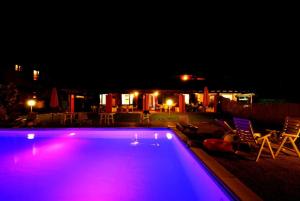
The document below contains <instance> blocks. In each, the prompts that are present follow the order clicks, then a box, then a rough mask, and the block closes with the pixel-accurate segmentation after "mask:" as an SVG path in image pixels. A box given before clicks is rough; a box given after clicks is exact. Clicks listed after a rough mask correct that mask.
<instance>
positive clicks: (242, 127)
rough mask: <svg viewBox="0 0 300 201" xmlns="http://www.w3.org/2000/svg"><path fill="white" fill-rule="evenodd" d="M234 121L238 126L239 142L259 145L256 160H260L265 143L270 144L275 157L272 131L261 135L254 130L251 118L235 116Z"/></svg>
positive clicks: (236, 126) (269, 146)
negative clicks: (270, 138) (271, 139)
mask: <svg viewBox="0 0 300 201" xmlns="http://www.w3.org/2000/svg"><path fill="white" fill-rule="evenodd" d="M233 121H234V125H235V128H236V134H237V136H238V137H239V144H240V143H247V144H249V146H251V145H254V146H256V147H259V151H258V154H257V156H256V160H255V161H256V162H257V161H258V160H259V157H260V155H261V152H262V150H263V148H264V145H265V143H267V145H268V148H269V150H270V153H271V155H272V158H273V159H275V156H274V153H273V150H272V147H271V143H270V141H269V137H270V136H271V135H272V132H271V133H268V134H267V135H264V136H261V135H260V134H259V133H254V132H253V127H252V124H251V121H250V120H248V119H242V118H236V117H234V118H233Z"/></svg>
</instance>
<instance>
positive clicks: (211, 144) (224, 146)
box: [203, 139, 233, 152]
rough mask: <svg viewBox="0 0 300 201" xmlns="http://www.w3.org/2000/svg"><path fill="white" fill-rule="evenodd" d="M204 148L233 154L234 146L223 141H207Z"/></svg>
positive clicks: (204, 142)
mask: <svg viewBox="0 0 300 201" xmlns="http://www.w3.org/2000/svg"><path fill="white" fill-rule="evenodd" d="M203 146H204V148H205V149H207V150H209V151H221V152H233V148H232V144H231V143H230V142H228V141H224V140H223V139H206V140H204V141H203Z"/></svg>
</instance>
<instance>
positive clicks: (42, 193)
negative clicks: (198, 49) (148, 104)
mask: <svg viewBox="0 0 300 201" xmlns="http://www.w3.org/2000/svg"><path fill="white" fill-rule="evenodd" d="M30 134H34V135H30ZM0 159H1V160H0V200H5V201H17V200H18V201H19V200H26V201H38V200H43V201H50V200H51V201H66V200H72V201H81V200H82V201H87V200H88V201H96V200H101V201H102V200H103V201H113V200H122V201H127V200H128V201H129V200H130V201H135V200H139V201H141V200H143V201H150V200H151V201H166V200H170V201H171V200H172V201H175V200H179V201H185V200H187V201H191V200H218V201H219V200H222V201H225V200H235V199H236V198H235V197H233V195H232V194H231V193H230V192H229V191H227V189H226V188H225V187H224V186H223V185H222V184H221V183H220V182H219V181H218V180H217V179H216V178H215V177H214V176H213V175H212V174H211V173H210V172H209V171H208V170H207V169H206V168H205V167H204V166H203V164H202V163H201V162H200V161H199V160H198V159H197V158H196V157H195V156H194V155H193V154H192V153H191V151H190V150H189V149H188V148H187V147H186V146H185V145H184V144H183V143H181V141H180V140H179V139H178V138H177V136H176V135H175V134H174V133H173V131H172V130H169V129H80V128H79V129H30V130H29V129H28V130H26V129H23V130H17V129H10V130H8V129H3V130H0Z"/></svg>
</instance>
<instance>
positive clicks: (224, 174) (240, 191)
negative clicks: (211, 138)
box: [171, 127, 263, 201]
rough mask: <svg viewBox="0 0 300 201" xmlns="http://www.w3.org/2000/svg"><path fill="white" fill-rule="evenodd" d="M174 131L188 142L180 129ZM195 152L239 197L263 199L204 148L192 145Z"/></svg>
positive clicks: (244, 199) (253, 200)
mask: <svg viewBox="0 0 300 201" xmlns="http://www.w3.org/2000/svg"><path fill="white" fill-rule="evenodd" d="M171 129H172V130H173V131H174V133H175V134H176V135H177V136H178V137H179V139H180V140H182V141H183V142H184V143H186V144H187V137H186V136H185V135H184V134H183V133H182V132H180V131H179V130H178V129H176V128H174V127H172V128H171ZM190 149H191V150H192V151H193V153H194V154H195V155H196V156H197V157H198V158H199V159H200V160H201V161H202V162H203V163H204V164H205V165H206V166H207V168H208V169H209V170H211V171H212V172H213V173H214V174H215V176H216V177H218V179H219V180H220V181H222V182H223V183H224V185H226V187H227V188H228V189H229V190H230V191H231V192H232V193H234V194H235V196H237V197H238V199H240V200H243V201H248V200H249V201H256V200H257V201H262V200H263V199H262V198H260V197H259V196H258V195H257V194H256V193H254V192H253V191H252V190H251V189H250V188H248V187H247V186H246V185H245V184H244V183H242V182H241V181H240V180H239V179H238V178H237V177H235V176H234V175H233V174H231V173H230V172H229V171H228V170H226V169H225V168H224V167H223V166H222V165H220V164H219V163H218V162H217V161H216V160H215V159H214V158H213V157H211V156H209V155H208V154H207V153H205V152H204V151H203V150H202V149H200V148H196V147H191V148H190Z"/></svg>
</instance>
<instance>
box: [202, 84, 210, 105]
mask: <svg viewBox="0 0 300 201" xmlns="http://www.w3.org/2000/svg"><path fill="white" fill-rule="evenodd" d="M202 104H203V106H204V107H207V106H208V104H209V95H208V88H207V87H204V91H203V103H202Z"/></svg>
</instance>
